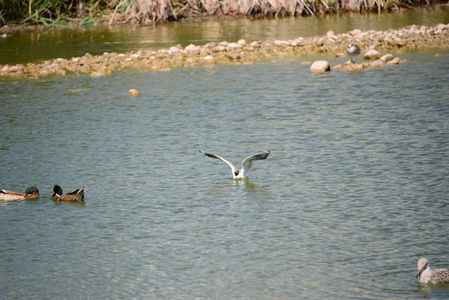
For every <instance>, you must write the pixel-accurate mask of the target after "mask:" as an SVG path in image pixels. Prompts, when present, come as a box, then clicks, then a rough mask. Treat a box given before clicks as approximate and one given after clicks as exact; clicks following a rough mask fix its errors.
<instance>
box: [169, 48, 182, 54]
mask: <svg viewBox="0 0 449 300" xmlns="http://www.w3.org/2000/svg"><path fill="white" fill-rule="evenodd" d="M180 51H181V49H179V48H178V47H170V49H168V52H169V53H170V54H175V53H179V52H180Z"/></svg>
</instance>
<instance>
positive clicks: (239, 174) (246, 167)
mask: <svg viewBox="0 0 449 300" xmlns="http://www.w3.org/2000/svg"><path fill="white" fill-rule="evenodd" d="M200 152H201V151H200ZM201 153H203V152H201ZM204 155H206V156H208V157H212V158H216V159H219V160H222V161H224V162H225V163H227V164H228V166H229V167H230V168H231V170H232V178H234V179H239V178H246V174H247V173H248V172H249V171H250V170H251V168H252V167H253V162H254V161H255V160H262V159H266V158H267V157H268V155H270V150H268V151H266V152H261V153H257V154H253V155H250V156H248V157H247V158H245V159H244V160H243V161H242V168H241V169H240V170H239V169H237V168H236V167H235V166H234V165H233V164H232V163H231V162H230V161H228V160H226V159H224V158H223V157H221V156H218V155H215V154H211V153H206V152H205V153H204Z"/></svg>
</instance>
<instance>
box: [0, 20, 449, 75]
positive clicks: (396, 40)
mask: <svg viewBox="0 0 449 300" xmlns="http://www.w3.org/2000/svg"><path fill="white" fill-rule="evenodd" d="M350 43H356V44H357V45H358V46H359V47H360V48H361V49H362V51H363V52H364V53H366V52H367V51H368V50H370V49H373V50H374V49H375V50H377V51H379V52H386V51H387V50H392V51H397V50H398V49H402V50H411V49H438V48H440V49H447V48H449V24H447V25H445V24H439V25H437V26H433V27H427V26H416V25H412V26H408V27H406V28H402V29H390V30H387V31H374V30H370V31H361V30H358V29H355V30H352V31H350V32H348V33H343V34H338V35H336V34H334V33H333V32H331V31H330V32H328V33H327V34H326V35H325V36H318V37H312V38H303V37H299V38H296V39H294V40H285V41H283V40H275V41H255V42H251V43H248V42H246V41H245V40H239V41H238V42H233V43H229V42H221V43H208V44H206V45H202V46H198V45H193V44H192V45H189V46H187V47H182V46H180V45H178V46H175V47H170V48H168V49H161V50H157V51H153V50H141V51H138V52H135V53H126V54H118V53H104V54H102V55H91V54H89V53H86V54H85V55H84V56H81V57H74V58H71V59H64V58H57V59H53V60H46V61H43V62H41V63H28V64H18V65H13V66H10V65H0V78H3V79H6V78H35V79H37V78H39V77H42V76H48V75H61V76H63V75H66V74H90V76H92V77H97V76H104V75H108V74H111V73H112V72H114V71H119V70H122V71H123V70H128V69H143V70H154V71H167V70H171V69H172V68H176V67H184V66H198V65H204V66H207V65H214V64H250V63H254V62H257V61H266V60H275V59H282V58H289V57H292V56H301V55H313V54H327V55H330V54H335V55H336V56H338V57H345V56H346V54H345V53H346V47H347V46H348V44H350ZM367 54H368V53H367ZM376 55H377V57H376ZM376 55H374V56H373V57H374V58H371V59H374V60H373V61H371V62H369V63H362V64H357V65H358V66H357V67H355V66H350V65H348V64H344V65H341V66H340V65H338V66H335V67H334V69H341V70H346V69H353V68H358V69H360V68H361V69H365V68H371V67H381V66H383V65H388V64H395V63H400V62H403V60H401V59H399V58H394V57H393V59H391V56H387V57H385V56H383V57H380V53H379V54H376ZM367 58H368V57H366V59H367Z"/></svg>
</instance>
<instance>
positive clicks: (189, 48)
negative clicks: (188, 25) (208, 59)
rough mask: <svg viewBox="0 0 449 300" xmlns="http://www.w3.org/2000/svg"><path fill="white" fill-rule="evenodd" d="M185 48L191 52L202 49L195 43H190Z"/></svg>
mask: <svg viewBox="0 0 449 300" xmlns="http://www.w3.org/2000/svg"><path fill="white" fill-rule="evenodd" d="M185 50H187V51H189V52H198V51H200V47H198V46H195V45H194V44H190V45H188V46H187V47H185Z"/></svg>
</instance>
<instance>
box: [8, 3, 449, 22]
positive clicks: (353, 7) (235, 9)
mask: <svg viewBox="0 0 449 300" xmlns="http://www.w3.org/2000/svg"><path fill="white" fill-rule="evenodd" d="M438 1H439V0H336V1H335V0H70V1H67V0H0V25H1V24H2V23H7V22H22V23H27V24H44V25H47V26H48V25H58V24H60V23H62V22H65V21H67V19H69V18H78V19H81V20H82V21H81V24H86V23H91V22H97V21H98V20H104V19H107V20H109V23H128V22H134V23H141V24H156V23H158V22H160V21H168V20H173V19H178V18H184V17H192V16H215V15H230V16H253V15H257V16H273V17H277V16H299V15H315V14H325V13H332V12H340V11H356V12H362V11H363V12H379V13H380V12H382V11H387V10H391V9H397V8H400V7H410V6H417V5H422V4H425V5H429V4H436V3H438ZM441 1H443V0H441Z"/></svg>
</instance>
